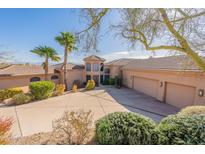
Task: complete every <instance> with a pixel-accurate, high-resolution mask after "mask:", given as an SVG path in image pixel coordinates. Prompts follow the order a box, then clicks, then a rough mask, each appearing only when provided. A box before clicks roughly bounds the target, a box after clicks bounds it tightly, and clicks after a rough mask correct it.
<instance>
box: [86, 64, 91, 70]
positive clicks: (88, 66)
mask: <svg viewBox="0 0 205 154" xmlns="http://www.w3.org/2000/svg"><path fill="white" fill-rule="evenodd" d="M86 71H91V64H90V63H86Z"/></svg>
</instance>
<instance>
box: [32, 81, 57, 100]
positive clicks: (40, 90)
mask: <svg viewBox="0 0 205 154" xmlns="http://www.w3.org/2000/svg"><path fill="white" fill-rule="evenodd" d="M54 88H55V84H54V83H53V82H51V81H38V82H32V83H31V84H30V85H29V90H30V93H31V95H32V96H33V97H34V98H35V99H37V100H39V99H45V98H48V97H50V96H52V94H53V91H54Z"/></svg>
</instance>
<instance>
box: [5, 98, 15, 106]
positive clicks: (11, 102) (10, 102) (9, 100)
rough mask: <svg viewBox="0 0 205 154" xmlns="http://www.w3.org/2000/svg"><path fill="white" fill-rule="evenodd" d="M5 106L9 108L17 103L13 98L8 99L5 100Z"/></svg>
mask: <svg viewBox="0 0 205 154" xmlns="http://www.w3.org/2000/svg"><path fill="white" fill-rule="evenodd" d="M3 104H5V105H8V106H9V105H14V104H15V102H14V100H13V99H12V98H8V99H5V100H4V101H3Z"/></svg>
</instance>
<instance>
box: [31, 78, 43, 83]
mask: <svg viewBox="0 0 205 154" xmlns="http://www.w3.org/2000/svg"><path fill="white" fill-rule="evenodd" d="M36 81H41V78H39V77H32V78H31V79H30V82H36Z"/></svg>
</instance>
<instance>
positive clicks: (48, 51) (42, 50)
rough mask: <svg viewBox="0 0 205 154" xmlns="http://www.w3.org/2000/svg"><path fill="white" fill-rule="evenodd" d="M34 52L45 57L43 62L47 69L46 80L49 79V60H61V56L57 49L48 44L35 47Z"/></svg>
mask: <svg viewBox="0 0 205 154" xmlns="http://www.w3.org/2000/svg"><path fill="white" fill-rule="evenodd" d="M31 52H32V53H35V54H37V55H39V56H40V57H44V58H45V62H43V64H42V65H43V68H44V70H45V80H48V61H49V59H51V60H52V61H55V62H57V61H59V60H60V57H59V56H58V54H57V52H56V50H55V49H53V48H51V47H47V46H39V47H36V48H35V49H33V50H31Z"/></svg>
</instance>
